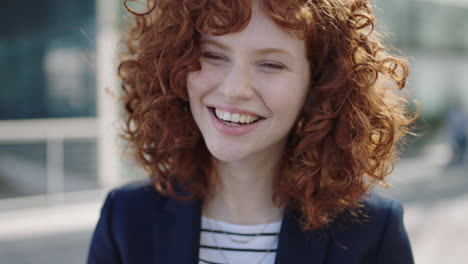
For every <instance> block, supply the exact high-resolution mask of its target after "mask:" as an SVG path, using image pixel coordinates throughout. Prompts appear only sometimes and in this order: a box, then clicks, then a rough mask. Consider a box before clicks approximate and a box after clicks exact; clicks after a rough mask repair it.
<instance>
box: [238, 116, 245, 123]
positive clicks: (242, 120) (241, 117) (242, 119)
mask: <svg viewBox="0 0 468 264" xmlns="http://www.w3.org/2000/svg"><path fill="white" fill-rule="evenodd" d="M239 122H240V123H245V115H241V116H240V118H239Z"/></svg>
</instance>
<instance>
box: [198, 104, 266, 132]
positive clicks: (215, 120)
mask: <svg viewBox="0 0 468 264" xmlns="http://www.w3.org/2000/svg"><path fill="white" fill-rule="evenodd" d="M210 108H211V106H209V107H206V110H207V111H208V114H209V115H210V119H211V123H212V124H213V126H214V127H215V128H216V129H217V130H218V131H219V132H221V133H222V134H225V135H227V136H242V135H245V134H247V133H249V132H250V131H252V130H254V129H255V128H256V127H258V126H259V125H260V123H262V122H263V120H264V118H262V117H260V119H259V120H258V121H257V122H255V123H253V124H250V125H242V126H228V125H226V124H225V123H223V122H221V121H220V120H219V119H218V118H217V117H216V116H215V114H214V111H212V110H211V109H210ZM219 109H223V110H225V109H226V108H219ZM226 111H228V110H226ZM233 112H236V111H235V110H233ZM236 113H242V114H250V115H255V114H252V113H246V112H245V111H244V112H236ZM257 116H258V115H257Z"/></svg>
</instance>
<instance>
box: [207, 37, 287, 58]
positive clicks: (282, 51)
mask: <svg viewBox="0 0 468 264" xmlns="http://www.w3.org/2000/svg"><path fill="white" fill-rule="evenodd" d="M201 43H202V44H210V45H213V46H216V47H218V48H220V49H223V50H227V51H230V50H231V48H229V47H228V46H226V45H224V44H223V43H221V42H219V41H216V40H213V39H202V40H201ZM255 53H257V54H259V55H266V54H273V53H277V54H284V55H288V56H291V57H294V56H293V55H292V54H291V53H290V52H289V51H287V50H285V49H281V48H264V49H256V50H255Z"/></svg>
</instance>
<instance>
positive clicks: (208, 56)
mask: <svg viewBox="0 0 468 264" xmlns="http://www.w3.org/2000/svg"><path fill="white" fill-rule="evenodd" d="M201 57H202V58H205V59H210V60H225V58H224V57H223V56H221V55H218V54H216V53H212V52H203V53H202V54H201Z"/></svg>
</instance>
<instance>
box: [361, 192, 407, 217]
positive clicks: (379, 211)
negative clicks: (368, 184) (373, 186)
mask: <svg viewBox="0 0 468 264" xmlns="http://www.w3.org/2000/svg"><path fill="white" fill-rule="evenodd" d="M362 205H363V213H364V214H366V215H367V216H368V217H369V218H370V219H369V220H370V221H385V220H386V219H388V218H389V217H390V218H395V217H401V216H402V215H403V206H402V204H401V202H399V201H398V200H395V199H392V198H389V197H385V196H383V195H380V194H377V193H371V194H370V195H369V196H366V197H364V198H363V199H362ZM372 219H374V220H372Z"/></svg>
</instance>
